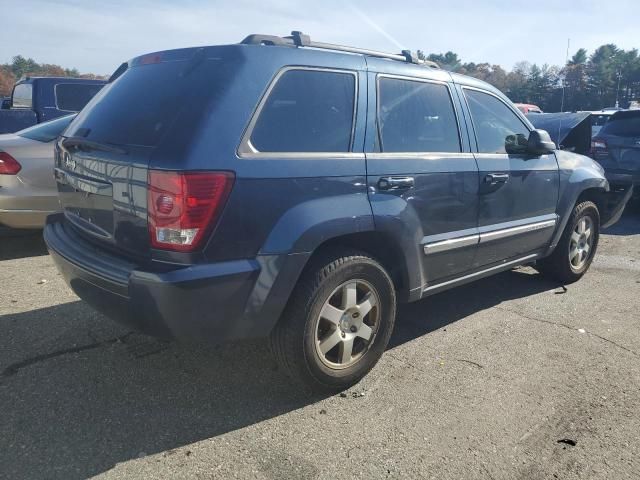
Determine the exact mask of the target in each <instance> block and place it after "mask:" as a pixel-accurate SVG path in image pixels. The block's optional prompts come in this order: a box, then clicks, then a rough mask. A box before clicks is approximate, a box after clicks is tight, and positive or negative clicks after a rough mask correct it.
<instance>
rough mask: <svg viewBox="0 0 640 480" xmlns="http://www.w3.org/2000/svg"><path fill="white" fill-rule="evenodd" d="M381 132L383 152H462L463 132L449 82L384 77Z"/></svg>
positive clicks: (381, 80)
mask: <svg viewBox="0 0 640 480" xmlns="http://www.w3.org/2000/svg"><path fill="white" fill-rule="evenodd" d="M378 82H379V83H378V86H379V88H378V92H379V97H378V132H379V145H380V150H381V151H383V152H460V135H459V131H458V123H457V120H456V115H455V111H454V108H453V103H452V101H451V96H450V95H449V89H448V88H447V86H446V85H443V84H438V83H427V82H422V81H414V80H404V79H397V78H387V77H381V78H379V80H378Z"/></svg>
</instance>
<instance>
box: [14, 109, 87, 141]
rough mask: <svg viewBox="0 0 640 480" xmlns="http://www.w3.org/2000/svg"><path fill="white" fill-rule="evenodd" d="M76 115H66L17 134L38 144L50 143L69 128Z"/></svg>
mask: <svg viewBox="0 0 640 480" xmlns="http://www.w3.org/2000/svg"><path fill="white" fill-rule="evenodd" d="M75 116H76V114H75V113H74V114H71V115H65V116H64V117H60V118H56V119H55V120H51V121H50V122H43V123H40V124H38V125H34V126H33V127H29V128H25V129H24V130H20V131H19V132H17V133H16V135H18V136H20V137H24V138H29V139H31V140H37V141H38V142H50V141H52V140H55V139H56V138H58V136H59V135H60V134H61V133H62V132H63V131H64V129H65V128H67V126H69V124H70V123H71V120H73V119H74V117H75Z"/></svg>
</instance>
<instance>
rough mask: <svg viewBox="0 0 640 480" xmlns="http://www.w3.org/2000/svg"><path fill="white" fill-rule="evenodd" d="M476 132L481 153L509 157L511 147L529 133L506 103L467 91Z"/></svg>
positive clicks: (485, 94)
mask: <svg viewBox="0 0 640 480" xmlns="http://www.w3.org/2000/svg"><path fill="white" fill-rule="evenodd" d="M465 95H466V97H467V102H468V104H469V110H470V111H471V119H472V120H473V127H474V129H475V132H476V139H477V141H478V152H479V153H507V147H508V145H509V144H511V143H514V142H521V141H522V140H518V136H519V135H521V137H520V139H522V138H523V137H522V136H524V139H525V140H526V139H527V138H529V129H528V128H527V126H526V125H525V124H524V122H522V120H520V118H519V117H518V116H517V115H516V114H515V112H514V111H513V110H511V109H510V108H509V107H507V105H505V103H504V102H502V101H501V100H499V99H498V98H496V97H494V96H493V95H490V94H488V93H484V92H480V91H477V90H468V89H465Z"/></svg>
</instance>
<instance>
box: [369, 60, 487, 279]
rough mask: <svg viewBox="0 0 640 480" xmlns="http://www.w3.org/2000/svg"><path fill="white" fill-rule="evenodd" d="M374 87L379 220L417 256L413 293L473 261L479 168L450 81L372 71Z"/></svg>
mask: <svg viewBox="0 0 640 480" xmlns="http://www.w3.org/2000/svg"><path fill="white" fill-rule="evenodd" d="M437 73H438V74H441V72H437ZM374 86H375V88H372V87H374ZM369 91H370V92H371V93H370V97H369V99H370V102H369V115H368V118H369V119H371V121H369V123H368V125H369V127H368V129H367V135H368V137H367V138H370V137H369V134H370V133H369V132H373V134H374V135H375V141H374V142H371V145H372V149H373V151H369V152H367V154H366V157H367V183H368V191H369V199H370V201H371V207H372V210H373V215H374V221H375V225H376V229H377V230H379V231H382V232H384V233H385V234H387V235H388V236H392V237H395V239H396V241H397V242H399V243H400V244H401V245H402V249H403V253H404V255H405V256H406V257H407V259H408V261H409V262H410V263H413V262H415V264H416V270H418V271H419V272H420V275H419V277H420V278H417V279H416V278H414V279H410V281H411V283H412V285H411V288H412V289H414V291H415V290H416V289H417V288H418V287H421V288H424V287H425V286H427V285H429V284H433V283H438V281H439V280H442V279H444V278H446V277H450V276H455V275H459V274H460V273H461V272H465V271H467V270H469V269H470V268H471V267H472V263H473V259H474V256H475V251H476V248H477V243H478V235H477V231H476V228H477V215H478V169H477V166H476V161H475V158H474V156H473V154H472V153H471V151H470V148H469V144H468V137H467V134H466V128H465V126H464V125H465V124H464V123H463V122H464V120H463V118H462V114H461V104H460V103H458V102H459V100H458V97H457V96H455V95H453V94H452V93H453V92H452V89H451V84H449V83H447V82H446V81H440V80H437V79H434V80H432V79H423V78H413V77H397V76H393V75H384V74H375V73H370V74H369ZM374 92H377V98H376V95H375V93H374ZM367 144H369V142H367Z"/></svg>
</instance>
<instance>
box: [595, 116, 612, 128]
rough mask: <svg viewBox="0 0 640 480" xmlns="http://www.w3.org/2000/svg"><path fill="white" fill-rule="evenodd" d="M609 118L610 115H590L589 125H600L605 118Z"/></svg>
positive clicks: (605, 120)
mask: <svg viewBox="0 0 640 480" xmlns="http://www.w3.org/2000/svg"><path fill="white" fill-rule="evenodd" d="M610 118H611V115H591V125H593V126H594V127H601V126H602V125H604V124H605V123H607V120H609V119H610Z"/></svg>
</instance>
